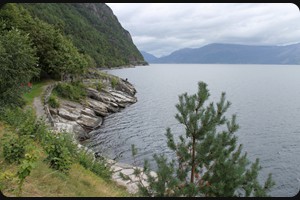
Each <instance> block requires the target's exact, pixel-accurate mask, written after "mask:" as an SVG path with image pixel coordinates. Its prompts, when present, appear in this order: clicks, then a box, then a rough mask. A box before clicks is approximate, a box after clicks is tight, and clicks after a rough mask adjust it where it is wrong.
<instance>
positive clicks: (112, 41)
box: [21, 3, 146, 67]
mask: <svg viewBox="0 0 300 200" xmlns="http://www.w3.org/2000/svg"><path fill="white" fill-rule="evenodd" d="M21 5H23V6H24V7H25V8H26V9H27V10H28V11H29V12H30V13H31V14H32V15H33V16H36V17H38V18H39V19H41V20H43V21H46V22H47V23H49V24H52V25H55V26H56V27H58V28H59V29H61V30H62V31H63V32H64V33H65V35H67V36H68V37H69V38H71V39H72V41H73V43H74V45H75V46H76V47H77V48H78V49H79V50H80V51H81V52H82V53H87V54H88V55H90V56H91V57H92V58H93V59H94V60H95V61H96V64H97V66H98V67H116V66H122V65H139V64H146V62H145V61H144V59H143V56H142V55H141V53H140V52H139V51H138V49H137V48H136V46H135V45H134V44H133V41H132V38H131V36H130V33H129V32H128V31H127V30H125V29H124V28H123V27H122V26H121V24H120V23H119V21H118V19H117V17H116V16H115V15H114V14H113V12H112V10H111V9H110V8H109V7H108V6H107V5H106V4H104V3H24V4H21Z"/></svg>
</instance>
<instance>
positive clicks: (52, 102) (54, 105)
mask: <svg viewBox="0 0 300 200" xmlns="http://www.w3.org/2000/svg"><path fill="white" fill-rule="evenodd" d="M48 104H49V105H50V107H51V108H58V107H59V105H60V104H59V101H58V99H57V97H56V95H55V94H53V93H52V94H51V96H50V97H49V100H48Z"/></svg>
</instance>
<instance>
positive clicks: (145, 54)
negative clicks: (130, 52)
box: [140, 51, 158, 62]
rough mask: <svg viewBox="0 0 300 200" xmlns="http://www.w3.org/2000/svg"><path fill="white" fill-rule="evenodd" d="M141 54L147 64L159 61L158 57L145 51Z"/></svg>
mask: <svg viewBox="0 0 300 200" xmlns="http://www.w3.org/2000/svg"><path fill="white" fill-rule="evenodd" d="M140 52H141V54H142V55H143V57H144V59H145V60H146V61H147V62H152V61H153V60H156V59H158V58H157V57H156V56H154V55H152V54H150V53H147V52H145V51H140Z"/></svg>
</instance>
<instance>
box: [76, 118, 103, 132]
mask: <svg viewBox="0 0 300 200" xmlns="http://www.w3.org/2000/svg"><path fill="white" fill-rule="evenodd" d="M76 122H77V123H78V124H80V125H81V126H84V127H85V128H88V129H93V128H94V127H96V126H99V125H101V124H102V118H101V117H91V116H88V115H81V116H80V117H79V118H78V119H77V120H76Z"/></svg>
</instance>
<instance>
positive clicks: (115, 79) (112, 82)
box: [110, 76, 119, 89]
mask: <svg viewBox="0 0 300 200" xmlns="http://www.w3.org/2000/svg"><path fill="white" fill-rule="evenodd" d="M110 83H111V87H112V88H114V89H115V88H116V86H117V85H118V83H119V79H118V78H117V77H115V76H112V77H111V79H110Z"/></svg>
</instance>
